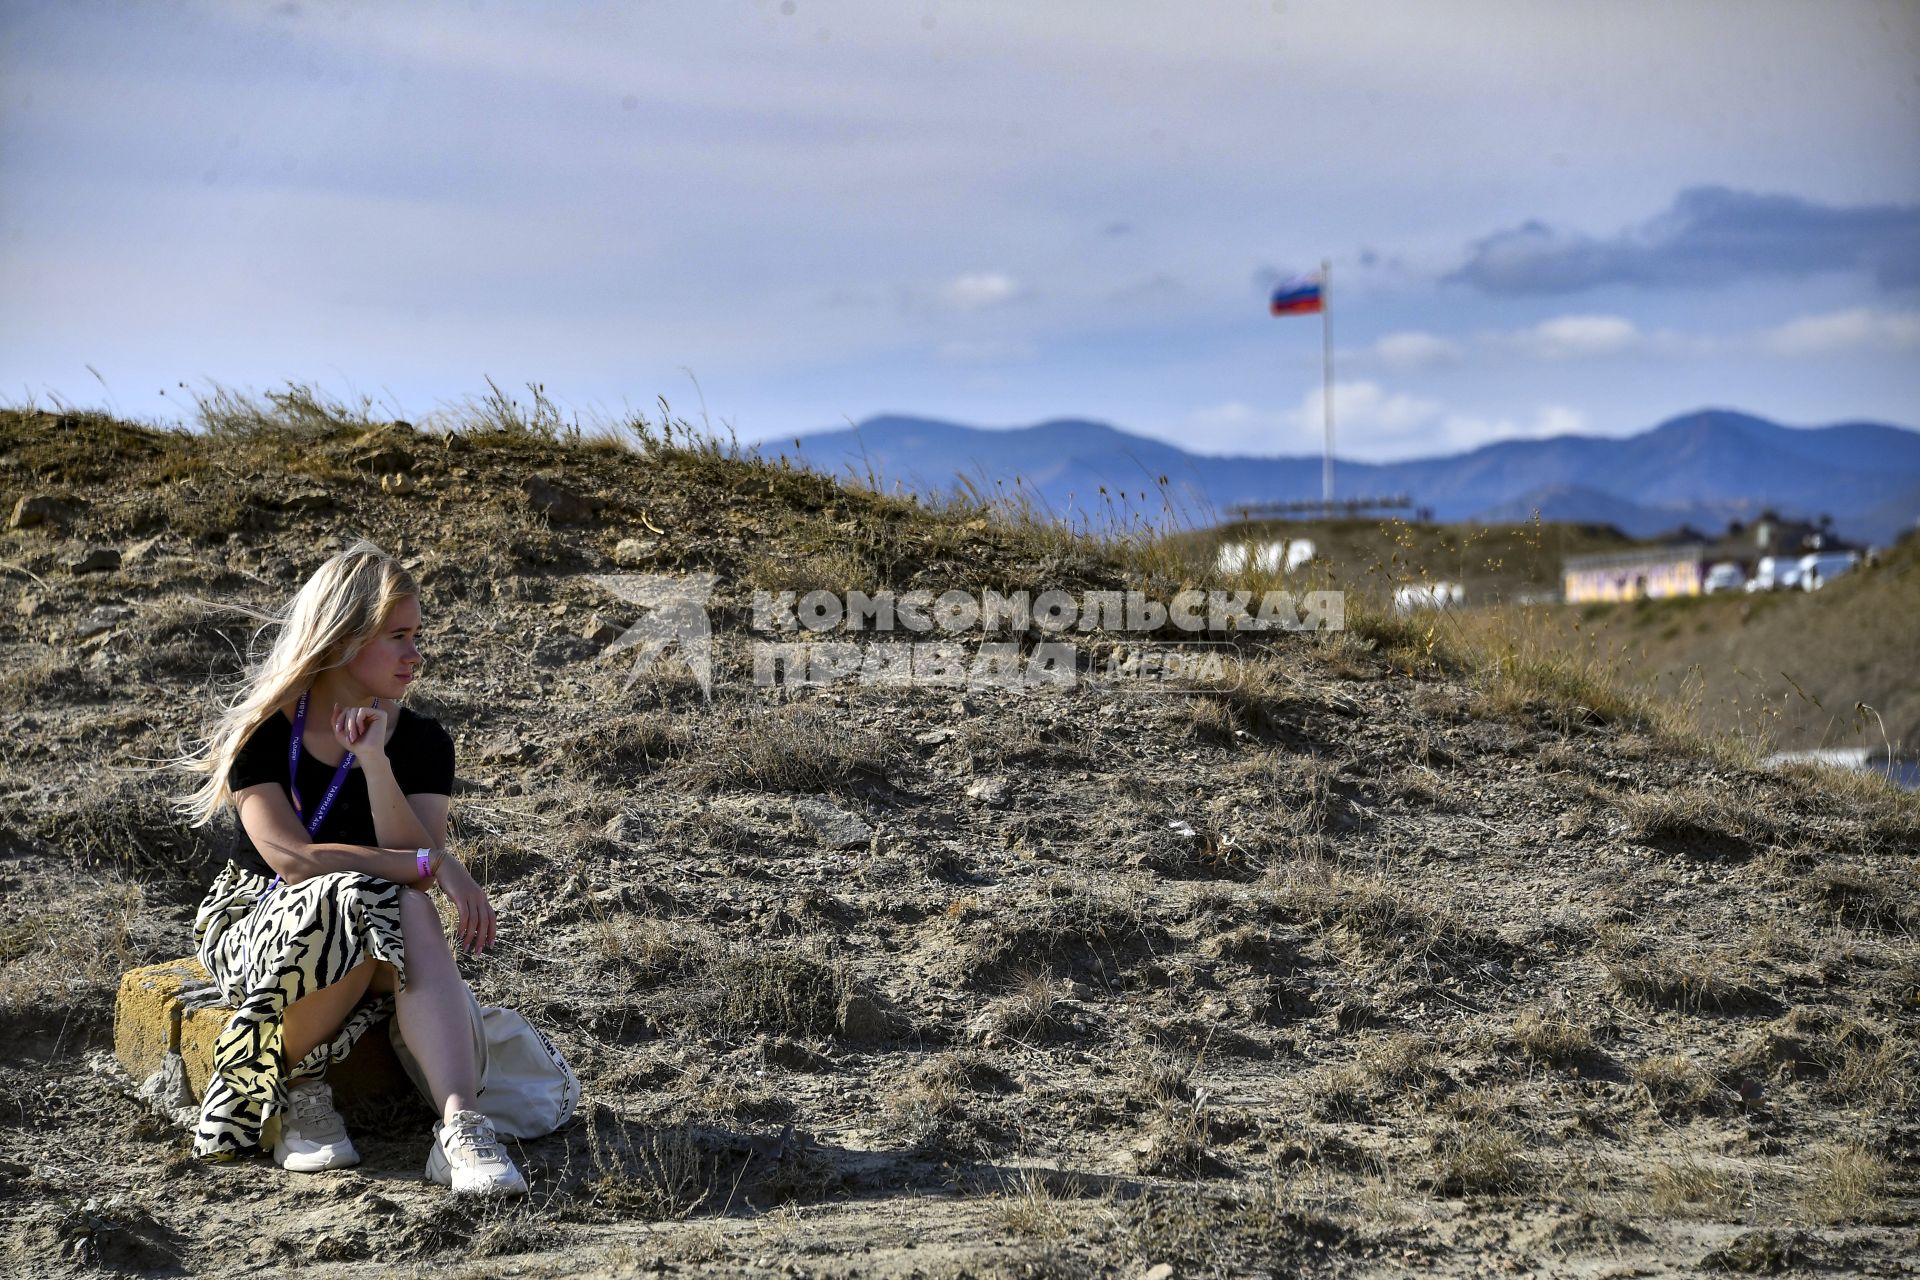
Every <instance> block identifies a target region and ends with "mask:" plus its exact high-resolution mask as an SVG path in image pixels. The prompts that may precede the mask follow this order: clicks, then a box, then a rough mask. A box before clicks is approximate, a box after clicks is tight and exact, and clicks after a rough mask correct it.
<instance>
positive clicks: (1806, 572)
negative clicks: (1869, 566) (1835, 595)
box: [1796, 551, 1860, 591]
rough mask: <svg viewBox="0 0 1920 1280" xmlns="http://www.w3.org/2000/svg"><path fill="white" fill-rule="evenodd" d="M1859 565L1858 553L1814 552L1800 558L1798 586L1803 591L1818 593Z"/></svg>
mask: <svg viewBox="0 0 1920 1280" xmlns="http://www.w3.org/2000/svg"><path fill="white" fill-rule="evenodd" d="M1859 563H1860V553H1859V552H1858V551H1814V552H1810V553H1809V554H1807V555H1804V556H1801V557H1800V564H1799V566H1798V568H1799V575H1798V582H1797V583H1796V585H1798V586H1799V587H1800V588H1801V589H1802V590H1804V591H1818V590H1819V589H1820V588H1822V587H1824V586H1826V585H1827V583H1829V582H1831V581H1833V580H1834V579H1835V578H1837V577H1839V576H1840V575H1841V574H1843V573H1845V572H1847V571H1848V570H1849V569H1851V568H1853V567H1854V566H1855V565H1857V564H1859Z"/></svg>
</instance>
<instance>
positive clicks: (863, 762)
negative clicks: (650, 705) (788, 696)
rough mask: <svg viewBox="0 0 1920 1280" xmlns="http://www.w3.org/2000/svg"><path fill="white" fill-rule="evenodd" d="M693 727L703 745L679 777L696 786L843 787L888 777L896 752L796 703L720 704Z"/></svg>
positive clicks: (873, 735)
mask: <svg viewBox="0 0 1920 1280" xmlns="http://www.w3.org/2000/svg"><path fill="white" fill-rule="evenodd" d="M687 732H688V733H689V734H691V735H692V736H693V740H694V741H697V742H698V744H699V747H698V750H697V751H692V752H690V753H688V754H687V755H685V756H684V757H683V758H682V761H681V764H680V770H679V776H680V777H681V778H682V779H684V781H685V783H686V785H687V786H689V787H692V788H694V789H696V790H708V791H713V790H723V789H730V790H741V791H801V792H817V791H829V792H837V793H842V794H844V793H847V792H849V791H851V790H854V789H856V788H858V787H859V786H860V785H861V784H872V783H877V782H884V781H885V780H886V774H887V761H888V759H889V757H890V755H891V754H892V753H891V751H890V749H889V748H888V746H887V744H886V742H885V740H884V739H882V738H881V737H880V735H878V734H876V733H873V732H871V731H869V730H864V729H858V728H854V727H852V726H849V725H848V724H846V723H844V722H843V721H842V720H841V719H838V718H836V717H834V716H832V715H830V714H827V713H825V712H822V711H818V710H814V709H810V708H806V707H802V706H797V705H789V706H785V707H780V708H777V709H770V708H765V707H748V708H733V709H717V710H716V712H715V714H714V717H713V719H712V721H711V722H710V723H699V722H695V723H693V724H690V725H689V726H688V728H687Z"/></svg>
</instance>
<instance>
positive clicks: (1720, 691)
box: [1559, 538, 1920, 752]
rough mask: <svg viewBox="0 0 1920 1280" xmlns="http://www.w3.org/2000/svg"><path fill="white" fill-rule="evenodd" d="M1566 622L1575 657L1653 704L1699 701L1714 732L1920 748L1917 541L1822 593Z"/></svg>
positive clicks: (1582, 613) (1651, 607) (1644, 605)
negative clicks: (1637, 689)
mask: <svg viewBox="0 0 1920 1280" xmlns="http://www.w3.org/2000/svg"><path fill="white" fill-rule="evenodd" d="M1559 616H1560V619H1561V621H1562V623H1563V624H1564V627H1563V629H1562V630H1561V632H1560V641H1561V643H1562V644H1563V645H1564V646H1565V647H1566V648H1567V649H1569V650H1570V651H1571V650H1578V651H1582V652H1593V653H1598V654H1600V655H1601V656H1602V659H1603V660H1604V661H1607V662H1609V663H1611V664H1614V665H1617V666H1618V667H1619V668H1620V669H1621V670H1622V671H1623V672H1624V671H1627V670H1631V672H1632V674H1633V678H1634V680H1636V681H1637V682H1639V683H1640V684H1641V685H1642V686H1643V687H1646V688H1648V689H1649V690H1651V691H1653V692H1654V694H1655V695H1656V696H1659V697H1662V698H1666V699H1681V698H1685V699H1687V700H1689V701H1691V702H1693V703H1696V704H1697V706H1698V713H1697V718H1698V719H1699V721H1700V723H1701V724H1702V725H1704V726H1705V727H1707V728H1709V729H1714V730H1724V731H1729V732H1732V731H1746V732H1752V731H1764V732H1765V733H1766V734H1767V735H1768V736H1769V737H1770V738H1771V739H1772V740H1773V741H1774V742H1775V744H1776V745H1778V746H1779V747H1780V748H1781V749H1783V750H1802V749H1807V748H1814V747H1855V746H1858V747H1869V748H1879V749H1884V748H1885V747H1886V746H1888V745H1891V746H1894V747H1896V748H1901V749H1904V750H1905V751H1908V752H1911V751H1913V750H1915V749H1916V748H1920V628H1917V627H1916V624H1917V623H1920V539H1914V538H1909V539H1907V540H1906V542H1905V543H1903V544H1902V545H1900V546H1898V547H1896V548H1894V549H1892V550H1891V551H1890V552H1889V553H1888V554H1887V555H1886V556H1885V557H1884V558H1883V559H1882V561H1881V562H1880V563H1879V564H1877V565H1875V566H1871V567H1868V568H1865V569H1862V570H1858V571H1856V572H1854V573H1852V574H1849V575H1847V576H1844V577H1841V578H1836V579H1835V580H1834V581H1833V582H1832V583H1830V584H1829V585H1828V586H1826V587H1825V588H1824V589H1822V590H1820V591H1818V592H1801V591H1787V592H1780V593H1776V594H1763V595H1746V594H1744V593H1735V594H1731V595H1714V596H1703V597H1697V598H1693V599H1683V600H1643V601H1636V602H1634V603H1632V604H1626V605H1600V606H1592V607H1587V608H1582V609H1566V610H1564V611H1562V612H1561V613H1560V615H1559ZM1576 627H1577V629H1576ZM1860 704H1864V705H1865V706H1867V707H1871V708H1872V709H1873V710H1872V711H1871V712H1867V711H1858V712H1857V711H1856V710H1855V707H1856V706H1857V705H1860Z"/></svg>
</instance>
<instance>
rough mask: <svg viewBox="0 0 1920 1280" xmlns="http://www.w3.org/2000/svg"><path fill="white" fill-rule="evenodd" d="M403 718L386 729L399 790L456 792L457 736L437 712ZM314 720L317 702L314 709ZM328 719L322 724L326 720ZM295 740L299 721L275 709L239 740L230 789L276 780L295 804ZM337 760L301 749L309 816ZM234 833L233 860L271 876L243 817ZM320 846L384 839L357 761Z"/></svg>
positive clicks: (317, 836) (319, 834)
mask: <svg viewBox="0 0 1920 1280" xmlns="http://www.w3.org/2000/svg"><path fill="white" fill-rule="evenodd" d="M399 712H400V718H399V720H397V721H396V722H394V723H393V725H392V726H391V727H390V730H389V732H388V735H387V738H388V740H387V759H388V760H390V761H391V762H392V763H393V777H394V781H396V782H398V783H399V784H400V790H401V792H402V793H403V794H406V795H415V794H419V793H421V792H426V793H429V794H432V795H442V796H450V795H452V794H453V737H452V735H450V734H449V733H448V732H447V731H446V730H445V729H443V728H441V727H440V722H439V721H438V720H435V719H434V718H433V717H432V716H425V715H421V714H420V713H419V712H417V711H414V710H412V709H411V708H408V707H404V706H403V707H400V708H399ZM308 715H309V718H311V715H312V708H311V707H309V708H308ZM323 723H324V722H323ZM292 741H293V721H291V720H289V719H287V717H286V716H285V715H283V714H281V713H280V712H278V711H276V712H274V713H273V714H272V715H271V716H269V717H267V720H266V722H265V723H264V724H262V725H261V726H260V727H259V728H258V729H255V730H254V731H253V736H252V737H250V738H248V739H247V740H246V742H245V743H244V744H243V745H242V746H241V748H240V752H239V754H238V755H236V756H234V758H233V767H232V768H230V769H228V770H227V788H228V790H230V791H236V792H237V791H243V790H245V789H246V788H248V787H254V786H258V785H260V784H261V783H263V782H277V783H279V784H280V790H281V792H282V793H284V794H285V795H286V797H287V803H288V804H292V803H293V793H292V791H291V790H290V789H289V788H288V786H287V747H288V745H289V744H290V743H291V742H292ZM335 767H336V766H334V765H330V764H325V763H323V762H321V761H320V760H317V759H315V758H314V756H313V753H312V752H311V751H310V750H308V749H307V747H306V746H305V744H302V746H301V748H300V799H301V800H302V801H304V802H305V803H306V806H307V809H306V812H307V814H308V816H311V815H312V813H313V811H314V808H315V807H316V806H318V805H319V803H320V802H321V801H322V800H323V799H325V798H326V794H327V785H328V784H329V783H331V782H332V781H333V772H334V769H335ZM234 825H235V829H236V832H237V834H236V836H235V839H234V844H233V851H232V855H231V856H232V858H233V860H234V861H235V862H237V863H239V864H240V865H241V866H242V867H244V868H245V869H247V870H248V871H254V872H258V873H259V874H261V875H264V876H267V877H268V878H269V879H271V878H272V877H273V875H274V874H275V873H274V870H273V868H272V867H270V866H268V865H267V861H266V859H265V858H262V857H261V856H260V851H259V850H258V849H257V848H255V847H254V844H253V840H252V838H251V837H250V836H248V835H247V828H246V824H245V823H240V822H236V823H235V824H234ZM313 841H314V843H315V844H363V845H369V846H378V844H379V840H378V838H377V837H376V836H375V833H374V829H373V805H372V803H371V802H370V801H369V800H368V798H367V779H366V775H365V774H364V773H363V772H362V771H361V769H360V764H359V762H358V761H357V760H356V761H355V762H354V766H353V768H352V769H349V770H348V771H347V777H346V781H344V782H342V783H341V784H340V794H339V795H337V796H335V797H334V798H333V807H332V808H330V809H328V810H327V816H326V819H325V820H324V821H322V822H321V824H320V829H319V830H318V831H315V832H314V833H313Z"/></svg>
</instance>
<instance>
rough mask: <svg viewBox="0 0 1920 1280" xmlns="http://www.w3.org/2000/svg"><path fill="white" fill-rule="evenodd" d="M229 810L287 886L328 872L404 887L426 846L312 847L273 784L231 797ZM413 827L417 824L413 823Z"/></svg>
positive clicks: (415, 876) (438, 854) (415, 877)
mask: <svg viewBox="0 0 1920 1280" xmlns="http://www.w3.org/2000/svg"><path fill="white" fill-rule="evenodd" d="M402 803H404V801H403V802H402ZM234 805H235V806H236V808H237V809H238V810H239V814H240V825H241V826H243V827H245V828H246V831H247V837H248V838H249V839H251V840H252V841H253V847H254V848H256V849H258V850H259V851H260V856H261V857H262V858H264V859H266V862H267V865H268V866H270V867H272V868H273V869H274V871H276V872H277V873H279V874H280V875H281V876H282V877H284V878H285V879H286V881H287V883H289V884H298V883H299V882H300V881H302V880H309V879H311V878H313V877H314V876H323V875H326V874H328V873H329V872H334V871H362V872H365V873H366V874H368V875H373V876H378V877H380V878H381V879H382V880H391V881H393V882H394V883H395V884H408V885H410V884H415V883H417V882H418V881H419V879H420V872H419V867H418V864H417V861H416V851H417V850H418V849H420V848H421V847H422V846H423V845H426V841H424V840H422V841H421V842H420V844H418V845H411V846H409V847H406V848H373V847H370V846H367V845H359V844H315V843H314V842H313V840H312V838H311V837H309V836H308V835H307V829H306V827H304V826H303V825H301V822H300V819H299V818H298V817H297V816H296V815H295V814H294V812H293V804H292V802H290V801H289V800H288V799H287V793H286V792H285V791H284V790H282V789H281V787H280V784H279V783H277V782H262V783H258V784H256V785H255V786H251V787H247V788H246V789H244V790H242V791H239V792H236V793H235V794H234ZM415 823H416V825H417V824H418V819H415ZM444 856H445V855H444V850H441V849H435V850H434V853H433V861H434V869H435V870H436V871H437V870H438V869H439V861H440V859H441V858H442V857H444Z"/></svg>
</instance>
